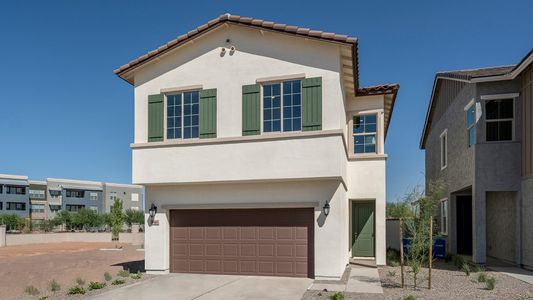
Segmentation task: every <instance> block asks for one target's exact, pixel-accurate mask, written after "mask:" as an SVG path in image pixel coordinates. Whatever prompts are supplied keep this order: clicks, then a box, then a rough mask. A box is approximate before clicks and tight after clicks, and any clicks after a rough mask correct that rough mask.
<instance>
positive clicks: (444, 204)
mask: <svg viewBox="0 0 533 300" xmlns="http://www.w3.org/2000/svg"><path fill="white" fill-rule="evenodd" d="M440 231H441V233H442V234H444V235H448V199H447V198H446V199H442V200H441V201H440Z"/></svg>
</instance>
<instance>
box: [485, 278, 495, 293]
mask: <svg viewBox="0 0 533 300" xmlns="http://www.w3.org/2000/svg"><path fill="white" fill-rule="evenodd" d="M486 285H487V290H489V291H492V290H493V289H494V288H495V287H496V278H494V277H490V278H487V280H486Z"/></svg>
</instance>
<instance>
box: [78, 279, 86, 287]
mask: <svg viewBox="0 0 533 300" xmlns="http://www.w3.org/2000/svg"><path fill="white" fill-rule="evenodd" d="M76 283H77V284H78V285H81V286H83V285H85V279H83V278H81V277H78V278H76Z"/></svg>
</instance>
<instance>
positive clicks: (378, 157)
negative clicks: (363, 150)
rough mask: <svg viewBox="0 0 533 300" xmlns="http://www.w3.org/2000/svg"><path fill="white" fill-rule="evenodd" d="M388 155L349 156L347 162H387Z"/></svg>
mask: <svg viewBox="0 0 533 300" xmlns="http://www.w3.org/2000/svg"><path fill="white" fill-rule="evenodd" d="M387 157H388V155H387V154H377V153H372V154H368V153H367V154H351V155H350V156H348V160H349V161H357V160H387Z"/></svg>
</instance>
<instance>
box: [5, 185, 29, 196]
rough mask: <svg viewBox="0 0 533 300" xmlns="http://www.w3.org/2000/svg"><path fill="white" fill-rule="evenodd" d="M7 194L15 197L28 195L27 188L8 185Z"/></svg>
mask: <svg viewBox="0 0 533 300" xmlns="http://www.w3.org/2000/svg"><path fill="white" fill-rule="evenodd" d="M6 193H7V194H13V195H26V187H23V186H16V185H7V186H6Z"/></svg>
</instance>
